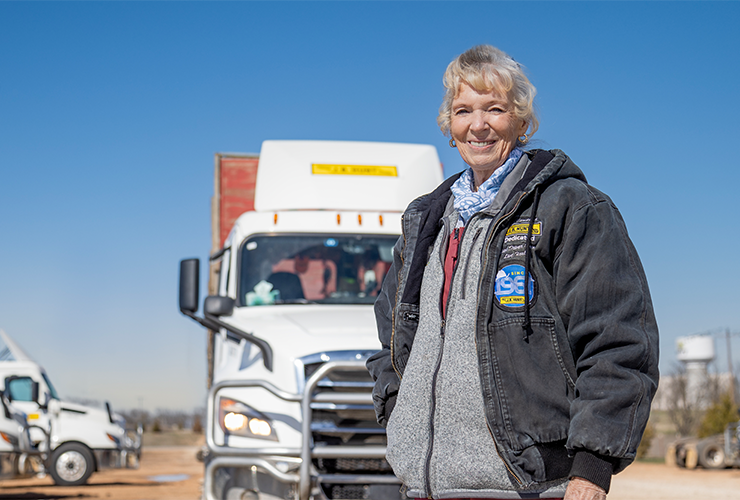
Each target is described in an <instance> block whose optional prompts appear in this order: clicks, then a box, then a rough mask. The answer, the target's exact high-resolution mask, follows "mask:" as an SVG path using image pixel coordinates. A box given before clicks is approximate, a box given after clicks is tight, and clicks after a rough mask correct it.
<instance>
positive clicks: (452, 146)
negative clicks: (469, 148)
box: [450, 139, 457, 148]
mask: <svg viewBox="0 0 740 500" xmlns="http://www.w3.org/2000/svg"><path fill="white" fill-rule="evenodd" d="M450 147H451V148H456V147H457V144H455V139H450Z"/></svg>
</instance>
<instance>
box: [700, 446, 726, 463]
mask: <svg viewBox="0 0 740 500" xmlns="http://www.w3.org/2000/svg"><path fill="white" fill-rule="evenodd" d="M699 465H701V466H702V467H704V468H705V469H724V468H725V448H724V446H723V443H721V442H714V443H707V444H705V445H703V446H700V447H699Z"/></svg>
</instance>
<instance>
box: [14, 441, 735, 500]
mask: <svg viewBox="0 0 740 500" xmlns="http://www.w3.org/2000/svg"><path fill="white" fill-rule="evenodd" d="M197 450H198V447H197V446H155V447H145V448H144V451H143V454H142V460H141V468H139V469H138V470H107V471H103V472H99V473H96V474H93V476H92V477H91V478H90V482H89V484H88V485H86V486H82V487H66V488H65V487H57V486H53V483H52V480H51V478H50V477H46V478H32V479H15V480H8V481H0V500H10V499H13V500H16V499H22V500H44V499H72V498H75V499H85V500H86V499H96V498H100V499H107V500H155V499H183V500H186V499H189V500H198V499H199V498H200V494H201V485H202V478H203V464H201V463H200V462H198V461H197V460H196V459H195V453H196V451H197ZM179 475H187V476H188V477H187V478H186V479H182V477H179V478H178V477H176V476H179ZM157 476H171V477H169V478H168V477H160V478H159V479H160V480H159V481H157V479H158V478H157ZM162 479H165V480H167V479H169V480H172V479H180V480H175V481H162ZM609 500H740V470H723V471H710V470H701V469H697V470H693V471H690V470H685V469H677V468H672V467H666V466H665V465H662V464H652V463H637V464H633V465H632V466H630V467H629V468H628V469H627V470H626V471H624V472H623V473H621V474H619V475H618V476H616V477H615V478H614V481H613V483H612V490H611V492H610V493H609Z"/></svg>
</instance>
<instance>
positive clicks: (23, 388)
mask: <svg viewBox="0 0 740 500" xmlns="http://www.w3.org/2000/svg"><path fill="white" fill-rule="evenodd" d="M0 386H2V387H1V389H2V391H3V393H4V394H5V397H6V398H7V400H8V401H9V402H10V406H12V407H13V408H14V409H16V410H19V411H21V412H23V413H24V414H25V415H26V418H27V426H28V427H29V434H30V440H31V445H32V446H33V447H34V448H35V449H37V450H41V451H45V461H44V462H45V469H46V472H48V473H49V474H51V477H52V478H53V479H54V482H55V483H56V484H57V485H63V486H74V485H80V484H84V483H85V482H87V480H88V478H89V477H90V475H91V474H92V473H93V472H94V471H96V470H99V469H104V468H124V467H127V468H137V467H138V465H139V458H140V456H141V429H138V430H137V431H127V430H126V423H125V421H124V419H123V418H122V417H121V416H120V415H118V414H116V413H113V411H112V410H111V407H110V404H108V403H106V404H105V405H106V409H105V410H101V409H98V408H92V407H89V406H85V405H81V404H77V403H72V402H69V401H62V400H61V399H60V398H59V396H58V395H57V392H56V389H54V386H53V385H52V383H51V380H50V379H49V377H48V375H47V374H46V371H45V370H44V369H43V368H42V367H41V365H39V364H38V363H37V362H35V361H34V360H33V359H32V358H31V357H30V356H29V355H28V354H27V353H26V352H25V351H24V350H23V349H21V347H20V346H19V345H18V344H17V343H16V342H15V341H14V340H13V339H12V338H10V336H8V335H7V334H6V333H5V332H4V331H3V330H0ZM21 472H22V471H21ZM40 472H41V471H40Z"/></svg>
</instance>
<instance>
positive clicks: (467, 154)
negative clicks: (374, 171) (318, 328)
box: [367, 46, 658, 500]
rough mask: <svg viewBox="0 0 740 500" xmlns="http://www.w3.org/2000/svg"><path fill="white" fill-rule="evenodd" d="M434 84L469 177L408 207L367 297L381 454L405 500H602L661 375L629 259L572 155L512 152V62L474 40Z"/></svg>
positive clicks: (520, 99)
mask: <svg viewBox="0 0 740 500" xmlns="http://www.w3.org/2000/svg"><path fill="white" fill-rule="evenodd" d="M444 84H445V88H446V94H445V98H444V102H443V104H442V106H441V108H440V114H439V118H438V123H439V125H440V128H441V129H442V131H443V132H444V133H445V134H447V135H449V136H451V139H450V146H452V147H456V148H457V150H458V151H459V153H460V156H461V157H462V159H463V160H464V161H465V163H466V164H467V165H468V166H469V168H468V169H467V170H465V171H464V172H462V173H461V174H458V175H456V176H453V177H452V178H450V179H448V180H447V181H445V182H444V183H443V184H442V185H440V186H439V187H438V188H437V189H436V190H435V191H434V192H432V193H430V194H428V195H425V196H422V197H421V198H419V199H417V200H415V201H413V202H412V203H411V204H410V205H409V207H408V209H407V210H406V212H405V214H404V217H403V231H404V235H403V236H402V237H401V238H400V239H399V241H398V243H397V244H396V248H395V249H394V263H393V266H392V269H391V270H390V271H389V272H388V275H387V277H386V280H385V282H384V283H383V287H382V290H381V293H380V294H379V296H378V299H377V301H376V303H375V312H376V318H377V323H378V330H379V336H380V340H381V343H382V345H383V349H382V350H381V351H380V352H378V353H377V354H376V355H374V356H372V357H371V358H370V359H369V360H368V363H367V366H368V369H369V370H370V372H371V374H372V375H373V378H374V379H375V381H376V384H375V389H374V392H373V399H374V402H375V409H376V413H377V416H378V421H379V422H380V423H381V424H382V425H386V426H387V435H388V450H387V458H388V461H389V462H390V464H391V465H392V466H393V470H394V472H395V473H396V475H397V476H398V477H399V478H400V479H401V480H402V481H403V483H404V485H405V487H406V488H407V495H408V496H409V497H412V498H447V499H449V498H565V499H566V500H576V499H577V500H581V499H589V500H593V499H604V498H606V492H608V490H609V484H610V481H611V476H612V474H615V473H617V472H619V471H621V470H622V469H624V468H625V467H626V466H627V465H628V464H629V463H630V462H631V461H632V460H633V459H634V457H635V452H636V449H637V445H638V444H639V442H640V438H641V436H642V432H643V430H644V427H645V424H646V422H647V419H648V415H649V411H650V401H651V399H652V397H653V394H654V393H655V389H656V387H657V381H658V369H657V363H658V331H657V325H656V322H655V317H654V314H653V309H652V302H651V299H650V293H649V291H648V286H647V281H646V278H645V275H644V272H643V270H642V266H641V264H640V261H639V258H638V256H637V253H636V252H635V249H634V247H633V246H632V243H631V242H630V240H629V237H628V236H627V230H626V228H625V225H624V222H623V221H622V218H621V216H620V214H619V212H618V211H617V209H616V207H615V206H614V204H613V203H612V202H611V200H610V199H609V198H608V197H607V196H606V195H604V194H603V193H601V192H600V191H598V190H596V189H594V188H593V187H591V186H589V185H588V184H587V183H586V179H585V177H584V175H583V173H582V172H581V171H580V170H579V168H578V167H577V166H576V165H575V164H574V163H573V162H572V161H571V160H570V158H568V157H567V156H566V155H565V154H564V153H563V152H562V151H559V150H552V151H543V150H531V151H524V149H523V147H524V146H525V145H526V144H527V142H528V141H529V139H530V138H531V136H532V134H534V133H535V132H536V131H537V126H538V121H537V118H536V117H535V114H534V110H533V100H534V96H535V93H536V91H535V88H534V86H532V84H531V83H530V82H529V80H528V79H527V77H526V76H525V75H524V73H523V71H522V68H521V66H520V65H519V64H517V63H516V62H515V61H514V60H513V59H511V58H510V57H509V56H508V55H506V54H505V53H503V52H501V51H500V50H498V49H495V48H493V47H490V46H478V47H474V48H472V49H470V50H468V51H467V52H465V53H463V54H461V55H460V56H459V57H458V58H456V59H455V60H454V61H452V63H451V64H450V65H449V67H448V68H447V71H446V73H445V76H444Z"/></svg>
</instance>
